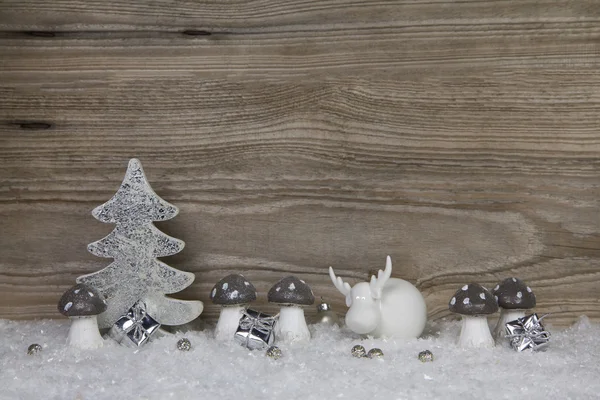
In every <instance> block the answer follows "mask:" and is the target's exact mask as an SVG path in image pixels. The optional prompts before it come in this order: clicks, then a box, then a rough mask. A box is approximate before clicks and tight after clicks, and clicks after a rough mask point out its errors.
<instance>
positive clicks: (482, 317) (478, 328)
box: [449, 283, 498, 348]
mask: <svg viewBox="0 0 600 400" xmlns="http://www.w3.org/2000/svg"><path fill="white" fill-rule="evenodd" d="M449 309H450V311H451V312H453V313H457V314H461V315H462V328H461V331H460V338H459V340H458V345H459V346H460V347H464V348H468V347H494V339H493V338H492V334H491V333H490V328H489V326H488V322H487V316H488V315H489V314H493V313H495V312H496V311H498V303H497V302H496V299H495V298H494V296H493V295H492V294H491V293H490V291H489V290H487V289H486V288H484V287H483V286H481V285H480V284H478V283H469V284H468V285H464V286H463V287H461V288H460V289H458V291H457V292H456V293H455V294H454V296H452V298H451V299H450V306H449Z"/></svg>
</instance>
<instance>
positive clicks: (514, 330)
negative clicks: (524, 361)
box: [506, 314, 550, 352]
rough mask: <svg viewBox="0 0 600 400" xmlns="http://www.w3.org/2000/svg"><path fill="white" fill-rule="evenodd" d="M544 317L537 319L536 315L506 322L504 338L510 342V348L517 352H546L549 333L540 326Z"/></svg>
mask: <svg viewBox="0 0 600 400" xmlns="http://www.w3.org/2000/svg"><path fill="white" fill-rule="evenodd" d="M545 316H546V315H544V316H542V317H541V318H538V316H537V314H531V315H527V316H525V317H523V318H519V319H516V320H514V321H509V322H507V323H506V337H507V338H508V340H509V342H510V347H512V348H513V349H514V350H516V351H518V352H521V351H523V350H527V349H531V350H532V351H540V350H546V347H548V342H549V341H550V333H549V332H547V331H546V330H545V329H544V325H542V319H543V318H544V317H545Z"/></svg>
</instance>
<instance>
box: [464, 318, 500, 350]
mask: <svg viewBox="0 0 600 400" xmlns="http://www.w3.org/2000/svg"><path fill="white" fill-rule="evenodd" d="M458 345H459V346H460V347H464V348H469V347H494V339H493V338H492V334H491V333H490V328H489V326H488V323H487V317H486V316H481V315H473V316H471V315H463V317H462V329H461V331H460V338H459V339H458Z"/></svg>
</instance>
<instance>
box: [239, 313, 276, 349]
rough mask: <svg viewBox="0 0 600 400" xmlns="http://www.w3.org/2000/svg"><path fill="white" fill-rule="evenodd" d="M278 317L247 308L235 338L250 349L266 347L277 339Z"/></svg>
mask: <svg viewBox="0 0 600 400" xmlns="http://www.w3.org/2000/svg"><path fill="white" fill-rule="evenodd" d="M275 321H276V318H275V317H272V316H271V315H268V314H263V313H260V312H258V311H254V310H249V309H248V310H245V311H244V312H243V314H242V317H241V318H240V323H239V326H238V328H237V331H236V332H235V334H234V336H233V338H234V340H235V341H236V342H238V343H239V344H241V345H242V346H245V347H247V348H248V349H250V350H256V349H264V348H265V347H267V346H271V345H272V344H273V342H274V341H275V334H274V332H273V327H274V325H275Z"/></svg>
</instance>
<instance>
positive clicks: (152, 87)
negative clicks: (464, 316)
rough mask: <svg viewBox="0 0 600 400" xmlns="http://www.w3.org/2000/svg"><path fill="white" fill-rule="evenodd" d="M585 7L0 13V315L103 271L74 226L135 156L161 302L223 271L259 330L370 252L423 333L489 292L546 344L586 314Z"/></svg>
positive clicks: (591, 92)
mask: <svg viewBox="0 0 600 400" xmlns="http://www.w3.org/2000/svg"><path fill="white" fill-rule="evenodd" d="M594 3H595V2H593V1H582V2H577V4H574V3H573V2H563V1H552V2H540V1H523V2H519V3H518V5H515V2H512V1H501V2H498V1H496V2H494V1H479V2H437V3H424V2H385V1H383V2H363V3H350V2H343V1H325V2H316V1H309V2H305V3H298V2H294V3H293V4H291V3H288V2H268V4H267V3H266V2H247V3H244V4H243V5H239V4H237V5H236V6H235V7H234V4H233V3H226V2H215V3H206V2H190V3H182V2H168V1H162V2H151V3H150V2H136V3H133V4H121V3H119V4H117V3H111V2H109V3H100V2H93V1H90V2H87V1H86V2H77V1H53V2H44V1H35V2H34V1H26V2H12V1H4V2H2V3H1V4H0V30H3V32H0V163H1V164H0V165H2V168H1V169H0V218H2V219H1V220H2V221H3V229H2V230H0V248H1V249H2V259H0V288H2V290H0V317H8V318H33V317H57V316H58V314H57V312H56V310H55V303H56V301H57V300H58V298H59V296H60V294H61V293H62V292H63V291H64V290H65V289H66V288H67V287H68V286H69V285H71V284H72V283H73V281H74V279H75V277H76V276H78V275H80V274H82V273H87V272H91V271H94V270H97V269H100V268H102V267H103V266H105V265H106V260H102V259H98V258H95V257H93V256H92V255H90V254H88V253H87V252H86V250H85V248H86V245H87V243H89V242H91V241H94V240H97V239H99V238H101V237H102V236H104V235H105V234H107V233H108V232H109V231H110V229H111V226H108V225H103V224H100V223H98V222H97V221H94V220H93V218H92V217H91V215H90V214H89V212H90V210H91V209H92V208H93V207H94V206H96V205H98V204H100V203H102V202H103V201H105V200H106V199H108V198H109V197H110V196H111V195H112V193H113V192H114V191H115V190H116V188H117V187H118V184H119V182H120V180H121V178H122V175H123V173H124V170H125V166H126V162H127V159H128V158H130V157H139V158H141V160H142V162H143V163H144V166H145V169H146V171H147V173H148V176H149V179H150V180H151V182H152V185H153V187H154V188H155V189H156V191H157V192H158V193H159V194H160V195H161V196H163V197H164V198H165V199H167V200H168V201H170V202H172V203H173V204H176V205H178V206H179V207H180V208H181V215H180V216H179V217H177V218H176V219H174V220H172V221H169V222H166V223H163V224H161V225H160V228H161V229H162V230H164V231H165V232H167V233H169V234H171V235H173V236H175V237H178V238H181V239H183V240H185V241H186V242H187V247H186V249H185V250H184V251H183V252H182V253H180V254H178V255H176V256H174V257H169V258H166V259H165V261H166V262H167V263H169V264H170V265H173V266H174V267H176V268H179V269H182V270H188V271H193V272H195V273H196V277H197V280H196V282H195V283H194V285H193V286H192V287H190V288H189V289H187V290H186V291H185V292H183V293H181V297H183V298H190V299H191V298H199V299H201V300H203V301H205V302H206V304H207V305H208V293H209V291H210V289H211V287H212V284H213V283H214V282H216V281H217V280H218V279H220V277H222V276H223V275H225V274H227V273H230V272H234V271H237V272H242V273H245V274H246V275H247V276H248V278H250V280H252V281H253V283H254V284H255V285H256V286H257V288H258V289H259V292H260V294H261V296H260V301H259V304H258V307H259V308H261V309H264V310H266V311H275V309H274V308H272V307H270V306H268V305H267V304H265V302H266V299H265V297H266V292H267V290H268V289H269V287H270V286H271V285H272V284H273V283H275V282H276V281H277V280H278V279H279V278H281V277H282V276H284V275H285V274H288V273H293V274H297V275H299V276H301V277H302V278H303V279H306V280H307V282H308V283H309V284H310V285H311V286H313V288H314V291H315V294H316V295H317V296H323V297H325V298H327V299H328V300H330V301H332V302H333V303H334V307H336V308H337V309H338V310H340V311H343V310H344V309H345V307H344V306H343V299H342V297H341V295H339V294H336V292H335V290H334V289H333V287H332V285H331V284H330V283H329V281H328V277H327V270H326V268H327V266H329V265H333V266H334V267H335V268H336V271H337V272H338V273H339V274H340V275H341V276H344V277H345V278H347V279H349V280H350V281H351V282H356V281H358V280H362V279H366V278H367V272H368V271H369V270H371V269H373V268H375V267H379V266H382V265H383V261H384V257H385V255H386V254H390V255H392V257H393V259H394V261H395V270H394V276H397V277H401V278H405V279H408V280H410V281H412V282H414V283H416V284H417V286H418V287H419V288H420V289H421V290H422V291H423V293H424V294H425V296H426V300H427V304H428V307H429V311H430V318H432V319H438V318H442V317H445V316H447V315H448V312H447V301H448V299H449V298H450V297H451V295H452V293H453V291H454V290H456V288H458V287H460V286H461V285H462V284H464V283H466V282H470V281H477V282H480V283H483V284H486V285H489V286H493V285H494V284H495V283H496V282H498V281H499V280H501V279H502V278H504V277H506V276H510V275H516V276H520V277H522V278H523V279H525V280H527V281H528V283H529V284H530V285H531V286H532V287H533V288H534V290H535V291H536V293H537V294H538V300H539V307H538V310H539V311H540V312H551V313H553V316H552V318H551V321H552V323H553V324H555V325H565V324H568V323H570V322H572V321H573V320H574V318H576V317H577V316H578V315H580V314H583V313H585V314H587V315H588V316H590V317H592V318H595V319H599V318H600V306H599V304H600V293H598V290H597V286H598V280H599V278H600V240H599V239H600V217H599V214H598V205H599V204H598V198H599V195H600V185H599V184H598V178H599V176H600V134H599V133H598V127H599V126H600V94H599V93H600V90H599V89H600V75H599V74H598V72H597V71H598V66H599V65H600V58H599V54H600V52H599V50H600V49H599V46H600V41H599V40H598V38H599V36H600V22H599V21H600V18H598V17H599V16H598V12H600V11H599V10H598V9H597V8H594V7H592V6H593V5H594ZM161 10H162V12H159V11H161ZM349 16H351V18H349ZM192 28H197V29H200V30H202V29H207V30H210V31H211V32H213V34H212V35H210V36H190V35H182V34H181V32H182V31H183V30H185V29H192ZM32 30H35V31H39V32H38V33H36V34H37V35H38V36H32V35H31V33H27V34H26V33H23V32H22V31H32ZM40 32H42V33H43V32H50V34H48V35H46V36H45V37H40V36H39V34H40ZM313 311H314V310H311V313H313ZM217 312H218V309H217V308H216V307H213V306H208V307H207V308H206V311H205V313H204V316H205V318H207V319H208V320H213V321H214V318H215V317H216V315H217Z"/></svg>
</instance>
